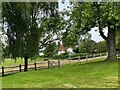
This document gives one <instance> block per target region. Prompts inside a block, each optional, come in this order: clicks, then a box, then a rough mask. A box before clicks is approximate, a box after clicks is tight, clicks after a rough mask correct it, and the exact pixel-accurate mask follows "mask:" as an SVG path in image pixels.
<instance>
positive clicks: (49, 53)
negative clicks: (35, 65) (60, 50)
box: [44, 42, 57, 57]
mask: <svg viewBox="0 0 120 90" xmlns="http://www.w3.org/2000/svg"><path fill="white" fill-rule="evenodd" d="M56 49H57V48H56V43H55V42H54V43H52V44H50V45H48V46H47V47H46V49H45V50H44V55H45V57H53V56H54V55H55V54H56Z"/></svg>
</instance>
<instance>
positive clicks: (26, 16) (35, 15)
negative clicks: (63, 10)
mask: <svg viewBox="0 0 120 90" xmlns="http://www.w3.org/2000/svg"><path fill="white" fill-rule="evenodd" d="M57 6H58V5H57V3H50V2H49V3H48V2H34V3H33V2H26V3H24V2H19V3H18V2H6V3H3V10H2V11H3V12H2V13H3V24H4V25H3V26H7V27H3V34H6V35H7V37H8V41H9V44H8V45H9V52H10V54H11V55H12V57H13V58H16V57H24V59H25V71H27V63H26V62H27V60H28V58H31V57H34V56H35V55H38V54H39V39H40V37H41V36H42V35H41V33H42V32H44V30H43V31H40V30H41V29H40V28H39V25H40V24H41V23H40V22H41V21H42V19H41V18H42V17H48V16H51V15H56V14H55V12H54V10H56V9H57Z"/></svg>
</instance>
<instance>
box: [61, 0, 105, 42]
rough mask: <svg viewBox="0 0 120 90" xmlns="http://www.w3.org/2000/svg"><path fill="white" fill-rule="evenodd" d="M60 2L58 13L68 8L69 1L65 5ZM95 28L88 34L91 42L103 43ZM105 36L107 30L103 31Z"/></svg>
mask: <svg viewBox="0 0 120 90" xmlns="http://www.w3.org/2000/svg"><path fill="white" fill-rule="evenodd" d="M61 1H62V0H59V11H62V10H63V9H64V8H66V7H67V6H69V4H70V3H69V0H65V3H64V4H63V3H61ZM96 30H97V28H92V29H91V31H90V32H89V33H90V34H91V36H92V38H91V39H92V40H94V41H96V42H100V41H103V40H104V39H103V38H102V37H101V36H100V34H99V32H98V30H97V31H96ZM104 32H105V35H107V29H105V30H104Z"/></svg>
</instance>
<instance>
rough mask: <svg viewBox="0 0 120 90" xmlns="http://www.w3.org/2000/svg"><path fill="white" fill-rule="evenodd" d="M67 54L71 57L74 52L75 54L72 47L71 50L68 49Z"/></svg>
mask: <svg viewBox="0 0 120 90" xmlns="http://www.w3.org/2000/svg"><path fill="white" fill-rule="evenodd" d="M67 52H68V53H69V55H71V54H73V53H74V52H73V49H72V48H71V47H69V48H68V49H67Z"/></svg>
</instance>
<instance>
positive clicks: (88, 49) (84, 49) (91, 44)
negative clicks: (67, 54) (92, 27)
mask: <svg viewBox="0 0 120 90" xmlns="http://www.w3.org/2000/svg"><path fill="white" fill-rule="evenodd" d="M95 49H96V43H95V41H93V40H91V39H90V38H86V39H84V40H82V42H81V43H80V47H79V52H81V53H93V52H95Z"/></svg>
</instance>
